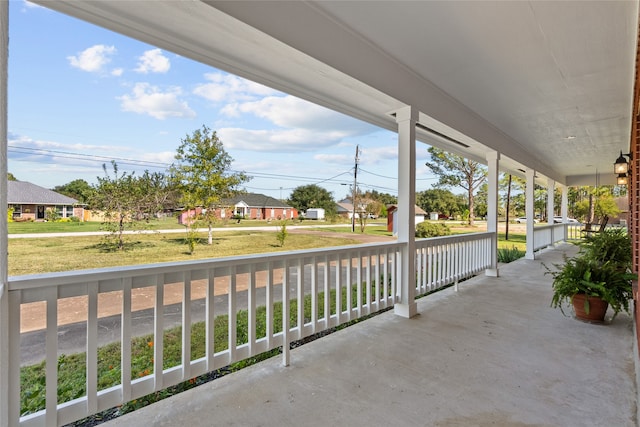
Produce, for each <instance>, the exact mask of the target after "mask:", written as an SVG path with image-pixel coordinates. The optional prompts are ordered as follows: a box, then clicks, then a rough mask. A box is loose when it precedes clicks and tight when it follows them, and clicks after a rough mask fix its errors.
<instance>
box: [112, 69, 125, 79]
mask: <svg viewBox="0 0 640 427" xmlns="http://www.w3.org/2000/svg"><path fill="white" fill-rule="evenodd" d="M123 73H124V70H123V69H122V68H114V69H113V70H111V75H112V76H114V77H120V76H121V75H122V74H123Z"/></svg>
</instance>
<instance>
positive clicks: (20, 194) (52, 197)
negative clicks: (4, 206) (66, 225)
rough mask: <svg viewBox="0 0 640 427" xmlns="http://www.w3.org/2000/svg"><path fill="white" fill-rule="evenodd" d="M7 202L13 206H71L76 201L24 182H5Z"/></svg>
mask: <svg viewBox="0 0 640 427" xmlns="http://www.w3.org/2000/svg"><path fill="white" fill-rule="evenodd" d="M7 192H8V194H7V202H8V203H10V204H13V205H31V204H33V205H73V204H74V203H78V201H77V200H76V199H73V198H71V197H67V196H64V195H62V194H60V193H56V192H55V191H51V190H48V189H46V188H43V187H40V186H38V185H35V184H32V183H30V182H26V181H8V182H7Z"/></svg>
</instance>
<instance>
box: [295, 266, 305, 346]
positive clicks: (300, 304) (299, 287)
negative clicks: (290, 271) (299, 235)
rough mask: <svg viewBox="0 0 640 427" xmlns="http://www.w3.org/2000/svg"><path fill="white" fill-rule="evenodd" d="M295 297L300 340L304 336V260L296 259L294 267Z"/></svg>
mask: <svg viewBox="0 0 640 427" xmlns="http://www.w3.org/2000/svg"><path fill="white" fill-rule="evenodd" d="M296 271H297V274H296V295H297V296H298V300H297V306H296V307H297V309H298V313H297V319H298V327H297V329H298V339H301V338H302V337H303V336H304V334H303V332H304V283H303V278H304V258H300V259H298V264H297V265H296Z"/></svg>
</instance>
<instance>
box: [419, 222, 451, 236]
mask: <svg viewBox="0 0 640 427" xmlns="http://www.w3.org/2000/svg"><path fill="white" fill-rule="evenodd" d="M450 234H451V229H450V228H449V226H448V225H446V224H443V223H435V222H421V223H419V224H418V225H416V237H420V238H424V237H438V236H449V235H450Z"/></svg>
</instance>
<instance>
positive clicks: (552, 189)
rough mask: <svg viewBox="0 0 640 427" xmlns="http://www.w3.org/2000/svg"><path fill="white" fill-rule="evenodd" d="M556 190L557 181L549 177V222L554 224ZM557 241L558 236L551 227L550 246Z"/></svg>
mask: <svg viewBox="0 0 640 427" xmlns="http://www.w3.org/2000/svg"><path fill="white" fill-rule="evenodd" d="M555 191H556V182H555V180H553V179H551V178H547V224H549V225H553V216H554V212H555V206H554V205H555V200H554V199H555V198H554V196H555ZM555 241H556V236H555V235H554V233H553V229H551V244H550V245H549V247H553V245H554V242H555Z"/></svg>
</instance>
